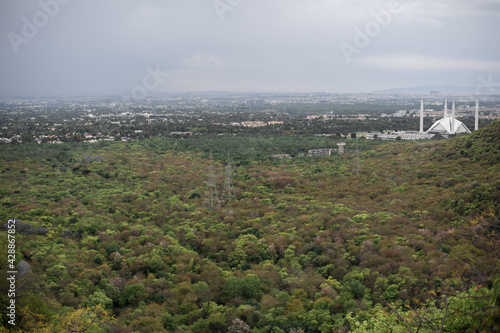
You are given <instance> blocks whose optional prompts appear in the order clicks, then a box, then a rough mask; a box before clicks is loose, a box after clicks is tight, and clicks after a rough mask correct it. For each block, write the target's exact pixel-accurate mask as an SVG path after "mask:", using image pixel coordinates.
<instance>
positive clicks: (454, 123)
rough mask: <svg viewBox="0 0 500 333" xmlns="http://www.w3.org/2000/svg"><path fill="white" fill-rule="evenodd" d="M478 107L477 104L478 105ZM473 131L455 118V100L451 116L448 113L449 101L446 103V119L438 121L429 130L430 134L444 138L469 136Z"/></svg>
mask: <svg viewBox="0 0 500 333" xmlns="http://www.w3.org/2000/svg"><path fill="white" fill-rule="evenodd" d="M476 105H477V103H476ZM470 132H471V131H470V130H469V129H468V128H467V126H465V124H464V123H462V122H461V121H460V120H457V119H456V118H455V100H453V106H452V108H451V115H450V114H449V113H448V101H447V100H446V99H445V101H444V117H443V118H441V119H439V120H438V121H436V122H435V123H434V124H432V126H431V127H430V128H429V129H428V130H427V133H430V134H441V135H444V136H447V135H450V134H468V133H470Z"/></svg>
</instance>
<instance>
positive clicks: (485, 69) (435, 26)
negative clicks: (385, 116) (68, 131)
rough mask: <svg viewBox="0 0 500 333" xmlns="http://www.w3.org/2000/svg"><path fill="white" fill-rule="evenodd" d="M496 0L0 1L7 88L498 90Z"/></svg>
mask: <svg viewBox="0 0 500 333" xmlns="http://www.w3.org/2000/svg"><path fill="white" fill-rule="evenodd" d="M499 18H500V3H498V1H494V0H479V1H469V0H457V1H451V0H438V1H430V0H423V1H391V2H386V1H367V0H356V1H340V0H312V1H299V0H291V1H290V0H272V1H267V2H264V1H263V0H252V1H245V0H209V1H201V0H183V1H181V0H170V1H159V0H154V1H148V2H140V3H139V2H135V1H123V0H121V1H118V0H109V1H106V2H102V1H100V2H99V1H96V0H89V1H79V0H64V1H63V0H40V1H23V2H18V1H16V2H2V3H0V28H1V33H2V34H3V38H2V39H1V42H0V57H1V59H2V61H1V62H0V77H1V78H2V80H1V83H0V95H2V96H5V95H36V96H44V95H88V96H90V95H110V94H124V93H125V94H131V95H137V96H143V95H145V94H163V93H196V92H206V91H222V92H229V93H259V92H261V93H286V92H297V93H313V92H325V93H370V92H374V91H378V90H384V89H392V88H400V87H418V86H447V85H454V86H463V87H476V92H480V93H498V92H499V91H500V89H499V88H500V87H499V85H500V84H499V83H498V82H500V44H499V43H498V42H495V41H494V40H493V39H494V36H495V32H496V31H500V20H499Z"/></svg>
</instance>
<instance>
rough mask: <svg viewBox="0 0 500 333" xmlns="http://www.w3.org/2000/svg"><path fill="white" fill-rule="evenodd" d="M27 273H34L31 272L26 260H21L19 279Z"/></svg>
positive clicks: (18, 272)
mask: <svg viewBox="0 0 500 333" xmlns="http://www.w3.org/2000/svg"><path fill="white" fill-rule="evenodd" d="M26 273H33V271H32V270H31V266H30V264H28V263H27V262H26V261H24V260H21V261H20V262H19V264H17V274H18V275H19V277H21V276H23V274H26Z"/></svg>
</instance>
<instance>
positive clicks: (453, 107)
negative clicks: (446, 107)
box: [450, 99, 455, 134]
mask: <svg viewBox="0 0 500 333" xmlns="http://www.w3.org/2000/svg"><path fill="white" fill-rule="evenodd" d="M450 124H451V126H450V132H451V133H450V134H455V99H453V105H452V107H451V123H450Z"/></svg>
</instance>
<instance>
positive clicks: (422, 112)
mask: <svg viewBox="0 0 500 333" xmlns="http://www.w3.org/2000/svg"><path fill="white" fill-rule="evenodd" d="M420 133H424V99H423V98H422V99H421V100H420Z"/></svg>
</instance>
